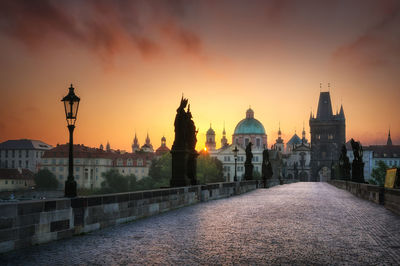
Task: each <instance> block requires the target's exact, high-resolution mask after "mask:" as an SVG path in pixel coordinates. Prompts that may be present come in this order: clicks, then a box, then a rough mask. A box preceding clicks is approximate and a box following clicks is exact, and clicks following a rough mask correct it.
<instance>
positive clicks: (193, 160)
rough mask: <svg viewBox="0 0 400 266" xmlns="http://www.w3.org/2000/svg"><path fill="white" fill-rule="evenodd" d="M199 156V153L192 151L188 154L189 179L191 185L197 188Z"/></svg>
mask: <svg viewBox="0 0 400 266" xmlns="http://www.w3.org/2000/svg"><path fill="white" fill-rule="evenodd" d="M198 156H199V154H198V153H197V151H195V150H194V151H190V152H189V153H188V158H187V177H188V179H189V181H190V185H192V186H195V185H197V176H196V172H197V157H198Z"/></svg>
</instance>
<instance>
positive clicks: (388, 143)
mask: <svg viewBox="0 0 400 266" xmlns="http://www.w3.org/2000/svg"><path fill="white" fill-rule="evenodd" d="M386 145H388V146H391V145H392V138H391V137H390V128H389V134H388V139H387V142H386Z"/></svg>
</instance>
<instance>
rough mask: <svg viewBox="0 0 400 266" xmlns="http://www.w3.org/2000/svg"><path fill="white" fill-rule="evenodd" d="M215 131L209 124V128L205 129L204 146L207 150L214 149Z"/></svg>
mask: <svg viewBox="0 0 400 266" xmlns="http://www.w3.org/2000/svg"><path fill="white" fill-rule="evenodd" d="M215 146H216V144H215V131H214V129H212V127H211V124H210V128H209V129H208V130H207V133H206V148H207V150H208V151H213V150H215Z"/></svg>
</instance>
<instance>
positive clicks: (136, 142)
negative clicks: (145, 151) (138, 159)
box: [132, 132, 140, 153]
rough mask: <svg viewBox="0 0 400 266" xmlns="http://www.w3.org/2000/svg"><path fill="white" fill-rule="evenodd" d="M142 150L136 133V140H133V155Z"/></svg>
mask: <svg viewBox="0 0 400 266" xmlns="http://www.w3.org/2000/svg"><path fill="white" fill-rule="evenodd" d="M138 150H140V146H139V140H138V138H137V136H136V132H135V138H134V139H133V143H132V153H134V152H135V151H138Z"/></svg>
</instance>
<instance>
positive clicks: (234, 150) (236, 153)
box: [232, 145, 239, 182]
mask: <svg viewBox="0 0 400 266" xmlns="http://www.w3.org/2000/svg"><path fill="white" fill-rule="evenodd" d="M232 151H233V157H235V176H234V177H233V181H235V182H236V181H238V180H237V175H236V164H237V157H238V151H239V150H238V148H237V146H236V145H235V149H233V150H232Z"/></svg>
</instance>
